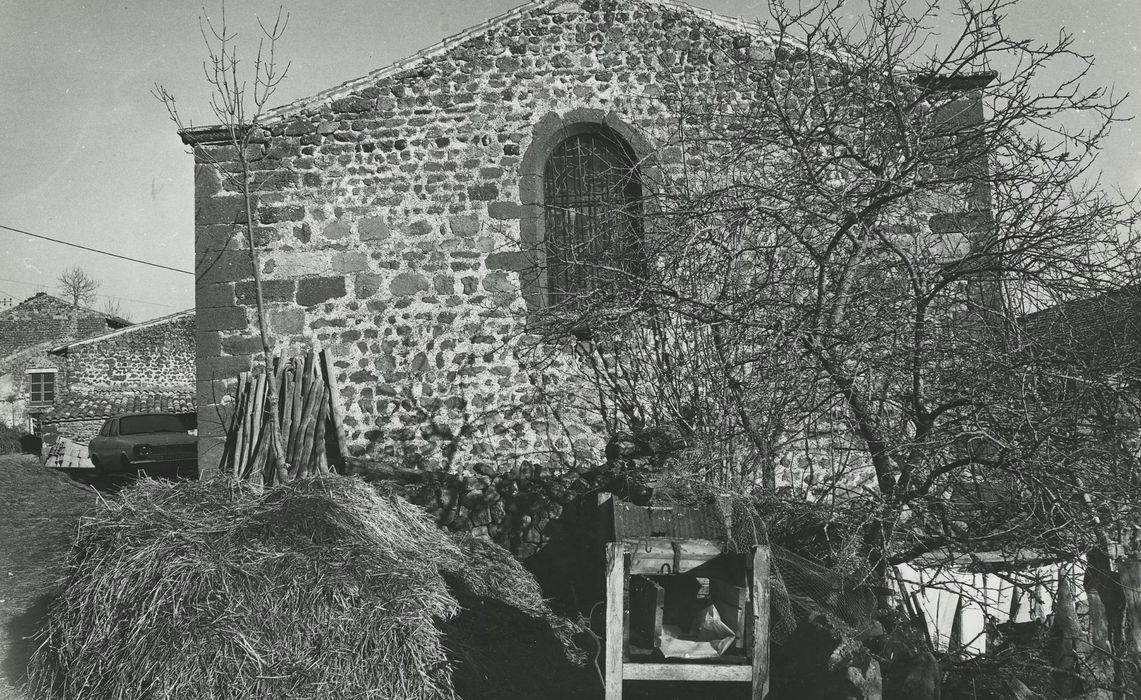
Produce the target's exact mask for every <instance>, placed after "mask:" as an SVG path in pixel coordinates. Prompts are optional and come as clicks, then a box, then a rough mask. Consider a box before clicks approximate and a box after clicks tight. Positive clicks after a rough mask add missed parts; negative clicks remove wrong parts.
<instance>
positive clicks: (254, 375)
mask: <svg viewBox="0 0 1141 700" xmlns="http://www.w3.org/2000/svg"><path fill="white" fill-rule="evenodd" d="M335 370H336V368H335V367H334V366H333V361H332V358H331V356H330V355H329V353H328V352H326V351H324V350H322V349H321V347H320V345H319V344H318V343H317V342H316V341H314V344H313V347H312V348H311V349H310V350H309V351H308V352H306V353H305V354H304V356H303V357H293V358H286V357H285V355H284V353H278V354H276V355H275V356H274V357H273V365H272V367H268V368H265V367H259V368H256V369H254V370H253V371H248V372H242V373H241V374H240V375H239V378H238V386H237V389H236V391H235V396H234V414H233V419H232V420H231V421H230V425H229V429H228V432H227V440H226V449H225V451H224V452H223V455H222V460H221V465H220V466H221V468H222V470H223V471H224V472H225V473H227V474H229V475H230V476H231V477H232V478H235V479H243V480H248V481H250V482H253V483H285V482H288V481H291V480H293V479H295V478H301V477H306V476H313V475H316V474H328V473H330V472H331V471H332V470H333V468H334V467H335V468H336V469H337V470H342V469H344V468H345V467H346V466H347V465H348V462H349V454H348V446H347V443H346V440H345V436H344V434H343V433H342V426H343V423H344V411H343V410H342V409H341V405H340V398H341V396H340V392H339V391H338V390H337V380H336V371H335ZM271 382H272V383H273V384H272V386H273V387H275V388H276V389H277V396H278V412H277V415H276V416H270V415H269V414H268V413H267V411H269V410H270V406H269V404H270V402H269V401H268V398H267V397H268V394H269V389H270V386H271V384H270V383H271ZM274 417H276V418H277V419H278V425H279V426H280V428H281V442H282V448H283V450H284V453H283V455H282V459H281V460H272V459H271V451H272V445H271V441H272V436H271V435H270V430H271V427H272V424H273V421H272V418H274ZM330 431H332V432H331V433H330ZM330 453H331V454H330ZM275 462H276V463H279V466H280V467H281V468H280V469H274V468H273V466H274V464H275Z"/></svg>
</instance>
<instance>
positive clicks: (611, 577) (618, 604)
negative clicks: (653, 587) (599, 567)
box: [604, 542, 626, 700]
mask: <svg viewBox="0 0 1141 700" xmlns="http://www.w3.org/2000/svg"><path fill="white" fill-rule="evenodd" d="M622 550H623V547H622V543H621V542H608V543H607V544H606V666H605V669H606V672H605V674H604V675H605V678H606V700H622V646H623V642H622V616H623V612H624V610H623V603H622V589H623V586H624V584H625V578H626V576H625V571H624V569H625V568H626V567H625V561H623V557H624V556H625V555H624V553H623V551H622Z"/></svg>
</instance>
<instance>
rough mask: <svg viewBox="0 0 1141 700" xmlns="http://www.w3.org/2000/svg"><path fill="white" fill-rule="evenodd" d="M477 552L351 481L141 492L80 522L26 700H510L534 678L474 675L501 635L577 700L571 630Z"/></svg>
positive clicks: (513, 571) (159, 487) (492, 557)
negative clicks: (558, 675)
mask: <svg viewBox="0 0 1141 700" xmlns="http://www.w3.org/2000/svg"><path fill="white" fill-rule="evenodd" d="M489 547H491V546H490V545H485V544H483V543H473V542H469V541H460V542H457V541H456V540H454V539H453V538H452V537H450V536H449V535H447V534H446V533H444V532H442V531H440V530H438V529H437V528H436V527H435V526H434V525H432V524H431V523H430V522H429V521H428V520H427V519H426V518H425V516H424V515H423V513H422V512H421V511H420V510H419V509H417V508H415V507H414V506H412V505H410V504H409V503H407V502H406V501H404V500H403V499H401V498H399V497H397V496H394V495H391V494H385V493H378V492H377V491H375V490H374V489H373V488H372V487H370V486H368V485H366V484H363V483H362V482H359V481H357V480H354V479H349V478H343V477H327V478H322V479H311V480H302V481H298V482H295V483H293V484H291V485H289V486H284V487H277V488H274V489H271V490H268V491H266V492H265V493H259V492H257V491H255V490H253V489H250V488H249V487H246V486H242V485H237V484H227V483H222V482H201V483H184V484H180V485H177V486H172V485H168V484H163V483H159V482H153V481H144V482H141V483H140V484H139V485H138V486H136V487H134V488H133V489H130V490H127V491H125V492H123V494H122V499H121V501H118V502H116V503H113V504H110V505H109V506H108V507H107V508H106V509H105V510H103V511H102V512H100V513H99V514H98V515H97V516H96V517H95V518H94V519H91V520H88V521H85V522H84V523H83V524H82V526H81V528H80V531H79V538H78V542H77V544H76V547H75V549H74V550H73V552H72V557H71V560H70V562H69V572H68V577H67V580H66V581H65V582H64V583H63V586H62V588H61V594H60V597H59V599H58V600H57V601H56V603H55V604H54V607H53V611H52V614H51V616H50V618H49V621H48V624H47V627H46V628H45V630H44V644H43V645H42V646H41V647H40V649H39V650H38V651H37V652H36V653H35V654H34V655H33V658H32V661H31V665H30V668H29V682H30V686H31V689H32V691H33V693H34V695H35V697H37V698H45V699H52V700H55V699H57V698H59V699H63V698H69V699H70V698H91V699H97V698H116V699H118V698H124V699H126V698H132V699H133V698H164V699H171V700H175V699H182V698H187V699H189V698H202V699H205V698H210V699H211V700H223V699H226V698H234V699H237V698H241V699H242V700H248V699H251V698H275V699H276V698H306V699H307V700H309V699H317V698H337V699H340V698H349V697H361V698H365V697H377V698H407V699H408V700H419V699H436V698H439V699H447V698H454V697H503V698H511V697H520V696H522V695H521V694H522V693H527V692H533V689H534V688H535V683H536V681H535V680H534V679H532V678H530V677H528V676H529V675H536V674H538V673H539V672H540V671H542V672H543V673H546V672H547V671H546V670H543V669H535V668H531V669H526V668H518V669H514V673H508V674H506V676H503V675H501V674H500V672H499V671H498V670H497V671H496V672H494V673H487V672H484V669H481V668H479V666H478V664H480V663H482V662H483V661H484V660H485V658H486V656H487V655H486V653H485V652H484V651H483V649H481V647H487V648H488V649H494V648H495V645H496V644H497V643H499V640H501V639H504V638H510V639H512V641H513V643H515V644H516V645H519V644H520V642H522V646H523V647H525V648H526V649H531V650H536V651H537V653H539V654H540V655H541V656H543V661H544V662H547V663H548V664H549V668H555V669H556V670H562V671H563V672H564V676H565V677H564V678H562V679H560V682H561V683H562V684H563V685H566V686H572V687H573V688H575V689H577V691H578V692H580V693H585V694H589V692H590V691H589V689H584V688H583V686H582V683H584V682H587V681H589V676H588V675H587V674H586V673H585V671H584V670H583V663H582V661H583V659H582V658H581V655H576V654H574V653H569V654H568V652H567V651H566V649H567V646H566V644H567V643H569V642H570V635H571V633H572V631H573V630H572V628H571V627H570V626H569V623H566V622H565V621H562V620H560V619H558V618H556V617H555V616H554V615H553V614H552V613H551V612H550V610H549V609H548V608H547V607H546V605H545V603H544V602H543V600H542V598H541V596H540V595H539V593H538V589H537V586H536V585H535V583H534V580H533V579H531V578H530V577H529V576H528V575H527V574H526V572H525V571H523V569H522V568H520V567H519V566H518V564H517V563H515V562H514V560H512V559H511V558H510V556H509V555H505V553H504V554H503V555H500V554H499V553H498V552H493V550H490V549H489ZM497 557H498V558H497ZM488 606H491V607H495V608H496V612H497V614H496V615H488V614H486V613H487V610H486V609H485V608H487V607H488ZM500 606H501V608H502V609H499V608H500ZM500 627H502V628H500ZM552 640H553V641H552ZM457 678H459V679H461V681H462V682H460V683H458V684H457V682H456V680H455V679H457ZM489 683H492V684H495V685H497V686H498V688H499V689H503V690H505V691H507V692H503V693H501V694H497V695H494V694H493V695H488V694H487V692H488V684H489ZM457 685H459V686H466V687H469V688H471V692H470V693H461V694H457V692H456V691H457ZM509 686H510V687H509ZM513 687H517V688H518V692H515V691H514V690H513ZM460 690H461V691H462V690H463V688H460Z"/></svg>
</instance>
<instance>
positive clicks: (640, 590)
mask: <svg viewBox="0 0 1141 700" xmlns="http://www.w3.org/2000/svg"><path fill="white" fill-rule="evenodd" d="M665 604H666V589H665V588H663V587H662V586H661V584H659V583H658V582H656V581H654V580H653V579H652V578H649V577H647V576H631V577H630V643H631V644H635V645H638V646H642V647H646V648H647V649H657V648H658V647H659V646H661V640H662V613H663V611H664V609H665Z"/></svg>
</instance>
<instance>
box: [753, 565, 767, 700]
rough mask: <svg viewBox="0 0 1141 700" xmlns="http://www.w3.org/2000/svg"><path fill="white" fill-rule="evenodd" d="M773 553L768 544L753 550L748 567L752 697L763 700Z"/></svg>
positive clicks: (765, 690)
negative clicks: (751, 602) (751, 625)
mask: <svg viewBox="0 0 1141 700" xmlns="http://www.w3.org/2000/svg"><path fill="white" fill-rule="evenodd" d="M771 556H772V552H771V551H770V550H769V547H768V545H757V546H756V547H753V556H752V561H751V562H750V564H751V565H750V567H749V570H750V571H749V588H750V589H751V591H752V595H750V596H749V597H750V598H751V599H752V601H753V606H752V616H753V673H752V679H753V698H752V700H764V698H765V697H766V696H767V695H768V694H769V670H770V669H769V636H770V633H769V631H770V620H769V582H770V581H771V579H770V577H769V571H770V569H771V568H772V565H771V561H770V558H771Z"/></svg>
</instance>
